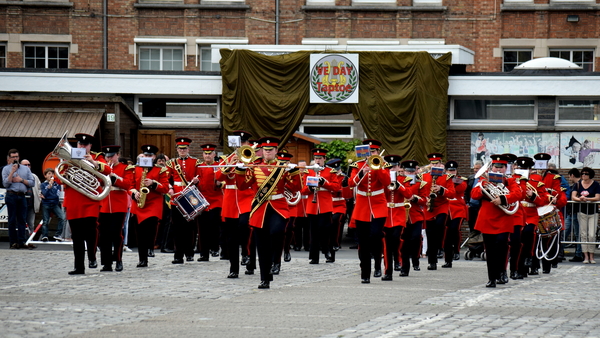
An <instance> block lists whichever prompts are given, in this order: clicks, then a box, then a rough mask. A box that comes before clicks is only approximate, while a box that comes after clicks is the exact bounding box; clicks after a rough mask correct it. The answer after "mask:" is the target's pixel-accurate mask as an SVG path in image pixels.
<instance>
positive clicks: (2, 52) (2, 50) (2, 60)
mask: <svg viewBox="0 0 600 338" xmlns="http://www.w3.org/2000/svg"><path fill="white" fill-rule="evenodd" d="M0 68H6V45H3V44H0Z"/></svg>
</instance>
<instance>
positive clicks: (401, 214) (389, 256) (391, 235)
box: [381, 155, 412, 281]
mask: <svg viewBox="0 0 600 338" xmlns="http://www.w3.org/2000/svg"><path fill="white" fill-rule="evenodd" d="M401 159H402V156H399V155H387V156H385V157H384V160H385V161H386V162H387V165H386V167H387V168H386V169H385V171H388V174H389V175H390V180H391V184H390V185H389V186H388V187H387V188H386V189H385V197H386V200H387V207H388V212H387V217H386V221H385V224H384V227H383V233H384V250H383V265H384V267H385V269H384V272H383V276H382V277H381V280H385V281H391V280H393V277H392V275H393V271H394V264H393V261H394V255H396V256H397V255H398V250H399V248H400V235H401V234H402V232H403V230H404V227H405V226H406V219H407V218H408V215H407V210H406V207H405V200H406V199H409V198H410V197H412V189H410V182H411V181H412V179H411V178H409V177H405V176H402V175H397V173H398V172H399V169H400V160H401ZM392 177H394V178H395V179H393V180H392Z"/></svg>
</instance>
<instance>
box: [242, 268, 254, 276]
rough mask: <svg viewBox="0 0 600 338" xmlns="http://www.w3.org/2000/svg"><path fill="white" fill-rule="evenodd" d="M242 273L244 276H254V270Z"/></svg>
mask: <svg viewBox="0 0 600 338" xmlns="http://www.w3.org/2000/svg"><path fill="white" fill-rule="evenodd" d="M244 273H245V274H246V275H253V274H254V269H246V271H245V272H244Z"/></svg>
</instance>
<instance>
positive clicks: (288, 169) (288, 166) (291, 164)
mask: <svg viewBox="0 0 600 338" xmlns="http://www.w3.org/2000/svg"><path fill="white" fill-rule="evenodd" d="M297 166H298V165H297V164H295V163H288V164H287V168H285V171H290V170H292V169H294V168H296V167H297Z"/></svg>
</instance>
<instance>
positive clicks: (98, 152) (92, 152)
mask: <svg viewBox="0 0 600 338" xmlns="http://www.w3.org/2000/svg"><path fill="white" fill-rule="evenodd" d="M90 154H92V155H96V156H100V155H102V156H104V153H103V152H100V151H90Z"/></svg>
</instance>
